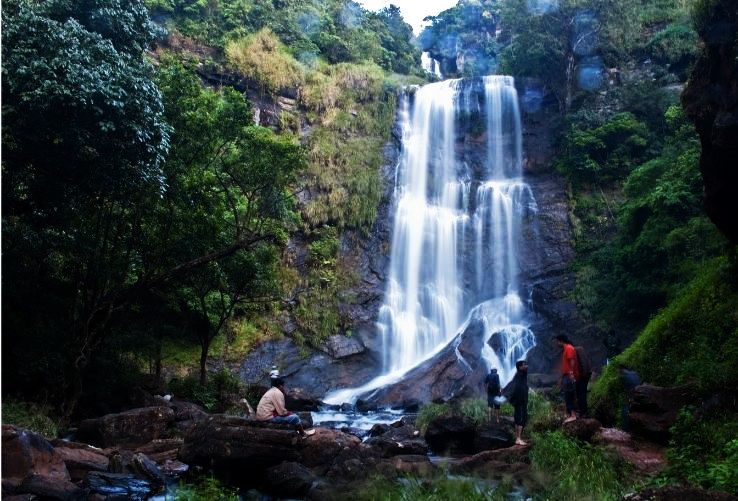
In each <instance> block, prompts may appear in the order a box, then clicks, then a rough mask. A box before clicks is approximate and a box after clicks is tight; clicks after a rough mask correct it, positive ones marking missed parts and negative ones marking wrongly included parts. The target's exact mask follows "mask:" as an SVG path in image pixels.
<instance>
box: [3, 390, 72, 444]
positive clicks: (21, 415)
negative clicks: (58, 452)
mask: <svg viewBox="0 0 738 501" xmlns="http://www.w3.org/2000/svg"><path fill="white" fill-rule="evenodd" d="M52 412H53V411H52V409H51V408H50V407H49V406H48V405H38V404H34V403H28V402H21V401H18V400H12V399H7V398H6V399H3V424H14V425H16V426H20V427H22V428H26V429H28V430H31V431H35V432H36V433H39V434H40V435H43V436H44V437H46V438H48V439H52V438H57V436H58V433H59V427H58V418H56V417H54V416H53V415H52Z"/></svg>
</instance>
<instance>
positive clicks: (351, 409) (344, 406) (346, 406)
mask: <svg viewBox="0 0 738 501" xmlns="http://www.w3.org/2000/svg"><path fill="white" fill-rule="evenodd" d="M340 409H341V412H354V411H355V410H356V408H355V407H354V405H353V404H350V403H348V402H344V403H342V404H341V408H340Z"/></svg>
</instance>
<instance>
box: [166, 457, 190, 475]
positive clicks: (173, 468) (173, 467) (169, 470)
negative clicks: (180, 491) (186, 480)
mask: <svg viewBox="0 0 738 501" xmlns="http://www.w3.org/2000/svg"><path fill="white" fill-rule="evenodd" d="M189 469H190V466H189V465H186V464H184V463H183V462H181V461H174V460H171V459H167V460H165V461H164V464H162V465H161V471H162V473H163V474H164V475H165V476H167V477H171V478H179V477H180V476H182V475H184V474H185V473H187V472H188V471H189Z"/></svg>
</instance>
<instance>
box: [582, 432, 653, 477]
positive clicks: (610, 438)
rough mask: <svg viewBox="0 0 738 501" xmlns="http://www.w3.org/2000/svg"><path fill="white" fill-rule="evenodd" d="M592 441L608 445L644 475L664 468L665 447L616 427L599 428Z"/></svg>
mask: <svg viewBox="0 0 738 501" xmlns="http://www.w3.org/2000/svg"><path fill="white" fill-rule="evenodd" d="M593 441H594V442H596V443H598V444H602V445H607V446H609V447H610V448H611V449H612V450H613V451H615V452H616V453H617V455H618V456H620V457H621V458H622V459H623V461H625V462H627V463H629V464H631V465H632V466H633V467H634V468H635V470H636V471H638V472H639V473H642V474H644V475H654V474H656V473H658V472H660V471H662V470H663V469H664V468H666V465H667V461H666V447H665V446H663V445H659V444H655V443H653V442H647V441H643V440H638V439H636V438H634V437H633V435H631V434H630V433H628V432H626V431H623V430H620V429H618V428H601V429H600V431H599V432H597V433H596V434H595V436H594V437H593Z"/></svg>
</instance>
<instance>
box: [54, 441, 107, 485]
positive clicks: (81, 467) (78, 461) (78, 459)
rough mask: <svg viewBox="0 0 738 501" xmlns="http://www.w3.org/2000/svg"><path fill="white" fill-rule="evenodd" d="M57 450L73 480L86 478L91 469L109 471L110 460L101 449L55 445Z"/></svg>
mask: <svg viewBox="0 0 738 501" xmlns="http://www.w3.org/2000/svg"><path fill="white" fill-rule="evenodd" d="M55 450H56V453H57V454H59V455H60V456H61V458H62V459H63V460H64V464H65V465H66V467H67V471H68V472H69V475H70V477H71V479H72V480H75V481H77V480H82V479H84V478H85V477H86V476H87V472H89V471H108V463H109V462H110V461H109V459H108V457H107V456H105V455H104V454H102V452H101V451H100V450H99V449H98V450H94V449H93V448H92V447H90V448H88V449H84V448H71V447H55Z"/></svg>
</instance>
